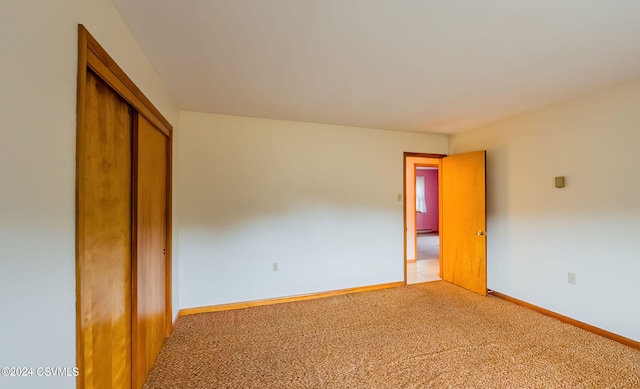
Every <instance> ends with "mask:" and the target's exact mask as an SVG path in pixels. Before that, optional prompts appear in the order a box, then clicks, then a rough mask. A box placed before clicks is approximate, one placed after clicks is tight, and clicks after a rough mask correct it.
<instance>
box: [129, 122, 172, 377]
mask: <svg viewBox="0 0 640 389" xmlns="http://www.w3.org/2000/svg"><path fill="white" fill-rule="evenodd" d="M135 122H136V124H137V125H136V127H137V130H136V131H135V133H136V138H137V142H136V143H137V144H136V146H135V150H137V158H136V166H135V168H134V174H135V175H136V180H135V181H136V182H137V185H136V189H135V190H136V191H137V193H136V194H135V197H134V198H135V203H136V208H137V211H136V214H135V226H136V227H135V228H136V238H135V240H136V247H137V254H136V258H135V260H134V288H133V290H134V291H135V296H134V303H133V305H134V308H133V320H134V324H133V330H134V332H133V340H134V349H133V352H134V358H133V359H134V369H135V370H136V371H135V374H134V388H138V387H141V386H142V384H143V383H144V380H145V379H146V377H147V376H148V374H149V371H150V370H151V368H152V367H153V363H154V361H155V358H156V356H157V355H158V353H159V351H160V348H161V347H162V343H163V341H164V338H165V336H166V334H167V310H168V307H167V299H166V298H167V289H166V288H167V282H166V279H167V267H168V266H167V265H168V263H167V219H168V217H167V216H168V213H167V211H168V209H167V203H168V201H167V194H168V181H169V180H168V176H167V172H168V171H169V158H168V151H169V147H168V146H169V139H168V137H167V136H166V135H165V134H164V133H162V132H161V131H159V130H158V129H156V128H155V127H154V126H153V125H152V124H151V123H150V122H149V121H148V120H147V119H145V118H144V116H142V115H141V114H138V115H137V120H136V121H135ZM136 379H137V382H136Z"/></svg>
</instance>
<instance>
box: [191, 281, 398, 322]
mask: <svg viewBox="0 0 640 389" xmlns="http://www.w3.org/2000/svg"><path fill="white" fill-rule="evenodd" d="M404 285H405V283H404V282H391V283H388V284H377V285H370V286H360V287H357V288H347V289H339V290H332V291H329V292H320V293H310V294H301V295H297V296H289V297H279V298H275V299H265V300H254V301H245V302H241V303H231V304H221V305H209V306H206V307H197V308H185V309H181V310H180V311H179V313H178V317H182V316H186V315H195V314H198V313H210V312H220V311H230V310H234V309H244V308H251V307H259V306H261V305H272V304H282V303H290V302H293V301H304V300H313V299H319V298H325V297H333V296H340V295H343V294H349V293H360V292H370V291H372V290H379V289H388V288H396V287H398V286H404Z"/></svg>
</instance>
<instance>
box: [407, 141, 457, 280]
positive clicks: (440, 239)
mask: <svg viewBox="0 0 640 389" xmlns="http://www.w3.org/2000/svg"><path fill="white" fill-rule="evenodd" d="M409 157H419V158H433V159H440V160H442V158H445V157H447V155H446V154H427V153H413V152H407V151H405V152H404V153H403V157H402V220H403V228H402V240H403V242H404V248H403V250H404V255H403V258H402V262H403V266H404V285H406V284H407V158H409ZM441 165H442V164H441ZM440 170H441V169H438V214H439V215H440V216H439V217H438V230H439V231H438V240H439V241H440V278H442V233H443V231H442V186H441V184H440V183H441V181H442V180H441V177H440Z"/></svg>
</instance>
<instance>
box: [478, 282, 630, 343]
mask: <svg viewBox="0 0 640 389" xmlns="http://www.w3.org/2000/svg"><path fill="white" fill-rule="evenodd" d="M489 294H490V295H491V296H495V297H498V298H500V299H503V300H506V301H509V302H512V303H514V304H517V305H520V306H522V307H524V308H527V309H531V310H533V311H536V312H538V313H541V314H543V315H546V316H550V317H553V318H554V319H558V320H560V321H562V322H565V323H568V324H571V325H573V326H575V327H578V328H582V329H583V330H585V331H589V332H592V333H594V334H596V335H600V336H603V337H605V338H607V339H611V340H614V341H616V342H618V343H622V344H624V345H625V346H629V347H632V348H634V349H636V350H640V342H636V341H635V340H633V339H629V338H625V337H624V336H621V335H618V334H614V333H613V332H609V331H607V330H603V329H602V328H598V327H595V326H592V325H591V324H587V323H583V322H581V321H578V320H575V319H572V318H570V317H568V316H564V315H561V314H559V313H556V312H553V311H550V310H548V309H545V308H542V307H539V306H537V305H533V304H530V303H528V302H525V301H522V300H518V299H517V298H515V297H511V296H508V295H506V294H503V293H500V292H496V291H495V290H493V291H490V292H489Z"/></svg>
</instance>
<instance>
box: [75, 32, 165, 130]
mask: <svg viewBox="0 0 640 389" xmlns="http://www.w3.org/2000/svg"><path fill="white" fill-rule="evenodd" d="M78 42H79V46H80V47H79V51H82V57H83V58H82V62H83V63H79V64H78V65H79V67H78V69H81V68H83V67H89V68H90V69H91V70H93V72H95V73H96V74H97V75H98V76H99V77H100V78H101V79H102V80H103V81H104V82H105V83H106V84H107V85H109V86H110V87H111V88H113V90H115V91H116V92H117V93H118V94H119V95H120V96H121V97H122V98H123V99H125V100H126V101H127V102H128V103H129V104H131V105H132V106H133V107H134V108H135V109H136V111H138V112H140V113H141V114H142V115H143V116H144V117H145V118H146V119H147V120H149V121H150V122H151V123H153V124H154V125H155V126H156V127H157V128H158V129H159V130H161V131H162V132H164V133H165V135H167V136H168V137H171V132H172V129H173V127H172V126H171V124H170V123H169V121H167V119H165V118H164V116H162V114H161V113H160V111H158V109H156V107H155V106H154V105H153V104H152V103H151V101H149V99H148V98H147V97H146V96H145V95H144V94H143V93H142V91H140V89H139V88H138V87H137V86H136V84H134V82H133V81H131V79H130V78H129V76H127V74H126V73H125V72H124V71H123V70H122V69H121V68H120V66H118V64H116V62H115V61H114V60H113V59H112V58H111V56H109V54H108V53H107V52H106V51H105V50H104V49H103V48H102V46H100V44H99V43H98V41H96V39H95V38H94V37H93V36H92V35H91V34H90V33H89V31H87V29H86V28H85V27H84V26H83V25H82V24H79V25H78ZM78 59H79V61H80V60H81V58H80V55H79V56H78ZM78 81H81V80H80V77H78ZM79 101H80V100H79Z"/></svg>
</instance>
